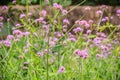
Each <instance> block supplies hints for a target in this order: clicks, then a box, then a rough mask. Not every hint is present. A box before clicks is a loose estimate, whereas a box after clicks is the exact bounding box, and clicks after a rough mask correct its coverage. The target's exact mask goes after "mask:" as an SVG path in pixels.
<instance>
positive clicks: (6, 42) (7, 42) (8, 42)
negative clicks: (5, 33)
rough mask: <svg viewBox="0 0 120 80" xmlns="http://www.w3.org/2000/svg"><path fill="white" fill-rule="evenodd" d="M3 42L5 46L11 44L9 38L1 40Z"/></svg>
mask: <svg viewBox="0 0 120 80" xmlns="http://www.w3.org/2000/svg"><path fill="white" fill-rule="evenodd" d="M3 44H4V45H5V46H7V47H10V46H11V42H10V41H9V40H5V41H4V42H3Z"/></svg>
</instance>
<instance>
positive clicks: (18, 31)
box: [13, 30, 22, 35]
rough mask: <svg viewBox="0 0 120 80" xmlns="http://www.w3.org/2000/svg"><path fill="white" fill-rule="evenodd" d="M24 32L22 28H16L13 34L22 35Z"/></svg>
mask: <svg viewBox="0 0 120 80" xmlns="http://www.w3.org/2000/svg"><path fill="white" fill-rule="evenodd" d="M21 34H22V32H21V31H20V30H14V31H13V35H21Z"/></svg>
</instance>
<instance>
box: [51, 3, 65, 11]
mask: <svg viewBox="0 0 120 80" xmlns="http://www.w3.org/2000/svg"><path fill="white" fill-rule="evenodd" d="M53 7H54V8H56V9H59V10H61V11H62V9H63V8H62V5H59V4H57V3H54V4H53Z"/></svg>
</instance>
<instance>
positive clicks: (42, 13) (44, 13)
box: [39, 10, 47, 17]
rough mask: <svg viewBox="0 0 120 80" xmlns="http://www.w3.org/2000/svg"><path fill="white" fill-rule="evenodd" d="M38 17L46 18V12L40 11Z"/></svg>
mask: <svg viewBox="0 0 120 80" xmlns="http://www.w3.org/2000/svg"><path fill="white" fill-rule="evenodd" d="M39 15H42V16H43V17H46V15H47V11H46V10H42V11H41V12H40V14H39Z"/></svg>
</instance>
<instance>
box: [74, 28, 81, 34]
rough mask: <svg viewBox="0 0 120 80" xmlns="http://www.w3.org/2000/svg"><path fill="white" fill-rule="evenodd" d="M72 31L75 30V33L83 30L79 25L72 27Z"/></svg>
mask: <svg viewBox="0 0 120 80" xmlns="http://www.w3.org/2000/svg"><path fill="white" fill-rule="evenodd" d="M73 32H75V33H78V32H83V29H82V28H80V27H76V28H75V29H73Z"/></svg>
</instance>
